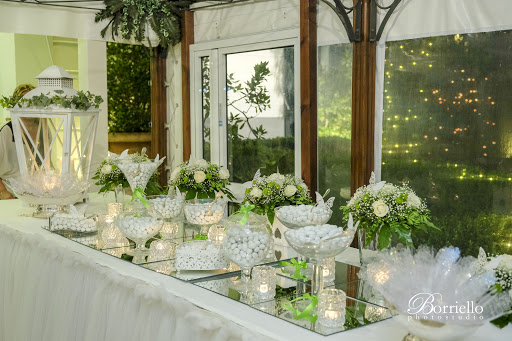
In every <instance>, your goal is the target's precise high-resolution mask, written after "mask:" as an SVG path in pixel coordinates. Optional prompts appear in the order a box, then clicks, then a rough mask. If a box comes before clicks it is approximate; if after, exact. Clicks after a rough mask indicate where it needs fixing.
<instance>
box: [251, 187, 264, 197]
mask: <svg viewBox="0 0 512 341" xmlns="http://www.w3.org/2000/svg"><path fill="white" fill-rule="evenodd" d="M250 194H251V196H252V197H253V198H261V196H262V195H263V191H262V190H261V189H259V188H258V187H253V188H252V189H251V193H250Z"/></svg>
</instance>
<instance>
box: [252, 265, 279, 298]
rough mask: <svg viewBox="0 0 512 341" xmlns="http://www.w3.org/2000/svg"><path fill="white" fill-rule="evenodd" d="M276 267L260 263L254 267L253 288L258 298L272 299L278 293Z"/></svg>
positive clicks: (253, 292) (255, 296)
mask: <svg viewBox="0 0 512 341" xmlns="http://www.w3.org/2000/svg"><path fill="white" fill-rule="evenodd" d="M276 281H277V277H276V268H274V267H271V266H269V265H259V266H255V267H254V268H253V269H252V279H251V288H252V294H253V297H254V298H255V299H256V300H271V299H273V298H274V297H275V295H276Z"/></svg>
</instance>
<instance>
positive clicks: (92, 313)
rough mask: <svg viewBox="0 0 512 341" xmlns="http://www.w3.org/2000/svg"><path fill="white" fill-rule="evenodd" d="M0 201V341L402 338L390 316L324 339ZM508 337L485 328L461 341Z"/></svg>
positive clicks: (511, 334)
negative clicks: (58, 231)
mask: <svg viewBox="0 0 512 341" xmlns="http://www.w3.org/2000/svg"><path fill="white" fill-rule="evenodd" d="M22 211H23V210H22V208H21V203H20V202H19V201H18V200H8V201H0V222H1V224H0V341H28V340H30V341H31V340H34V341H73V340H85V341H101V340H105V341H116V340H120V341H121V340H122V341H126V340H151V341H156V340H178V341H182V340H194V341H196V340H218V341H228V340H247V341H250V340H258V341H259V340H269V339H274V340H308V341H309V340H325V341H331V340H338V341H343V340H351V341H357V340H377V339H378V340H401V339H402V338H403V336H404V335H405V334H406V332H405V329H403V328H402V327H401V326H399V325H398V324H397V323H396V321H394V320H393V319H391V320H387V321H383V322H379V323H375V324H373V325H370V326H367V327H363V328H358V329H354V330H351V331H347V332H343V333H340V334H335V335H332V336H329V337H323V336H321V335H319V334H316V333H313V332H311V331H308V330H305V329H303V328H300V327H297V326H294V325H292V324H290V323H288V322H286V321H283V320H280V319H277V318H275V317H272V316H270V315H267V314H265V313H262V312H260V311H257V310H255V309H252V308H250V307H247V306H245V305H244V304H241V303H238V302H235V301H233V300H230V299H228V298H225V297H221V296H219V295H217V294H215V293H212V292H210V291H208V290H205V289H203V288H200V287H197V286H194V285H192V284H190V283H184V282H182V281H179V280H177V279H174V278H171V277H168V276H163V275H161V274H158V273H155V272H152V271H149V270H146V269H143V268H140V267H138V266H135V265H133V264H130V263H128V262H126V261H123V260H119V259H116V258H114V257H111V256H109V255H106V254H103V253H101V252H98V251H96V250H92V249H90V248H87V247H85V246H83V245H80V244H78V243H75V242H72V241H70V240H67V239H64V238H62V237H60V236H57V235H53V234H51V233H50V232H48V231H45V230H43V229H42V228H41V225H43V224H44V221H43V220H39V219H34V218H26V217H20V216H19V214H20V213H21V212H22ZM483 339H485V340H511V339H512V327H510V326H509V327H507V328H506V329H505V330H502V331H499V330H498V329H496V328H494V327H492V326H490V325H486V326H484V327H482V328H481V329H480V330H479V331H478V333H477V334H475V335H473V337H472V338H471V339H468V340H475V341H476V340H483Z"/></svg>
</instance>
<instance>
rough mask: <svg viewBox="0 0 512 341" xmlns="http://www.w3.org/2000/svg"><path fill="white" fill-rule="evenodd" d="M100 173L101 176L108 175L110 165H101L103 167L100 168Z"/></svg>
mask: <svg viewBox="0 0 512 341" xmlns="http://www.w3.org/2000/svg"><path fill="white" fill-rule="evenodd" d="M101 172H102V173H103V174H110V173H112V165H103V167H101Z"/></svg>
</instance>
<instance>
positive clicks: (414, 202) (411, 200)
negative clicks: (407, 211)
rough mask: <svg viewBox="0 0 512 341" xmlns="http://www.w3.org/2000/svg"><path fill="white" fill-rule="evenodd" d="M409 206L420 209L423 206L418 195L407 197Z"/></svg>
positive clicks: (410, 194)
mask: <svg viewBox="0 0 512 341" xmlns="http://www.w3.org/2000/svg"><path fill="white" fill-rule="evenodd" d="M407 205H409V206H412V207H416V208H418V207H420V205H421V200H420V198H418V196H417V195H416V194H414V193H409V195H408V196H407Z"/></svg>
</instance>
